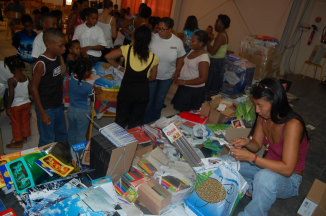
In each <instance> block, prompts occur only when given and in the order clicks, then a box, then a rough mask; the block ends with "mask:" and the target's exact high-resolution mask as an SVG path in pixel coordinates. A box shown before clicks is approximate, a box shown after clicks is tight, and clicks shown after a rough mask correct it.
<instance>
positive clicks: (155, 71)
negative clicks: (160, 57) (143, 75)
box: [148, 65, 158, 82]
mask: <svg viewBox="0 0 326 216" xmlns="http://www.w3.org/2000/svg"><path fill="white" fill-rule="evenodd" d="M157 67H158V65H155V66H154V67H153V68H152V70H151V75H150V76H149V78H148V80H149V81H150V82H152V81H154V80H156V76H157Z"/></svg>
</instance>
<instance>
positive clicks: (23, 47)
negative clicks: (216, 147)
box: [4, 0, 230, 149]
mask: <svg viewBox="0 0 326 216" xmlns="http://www.w3.org/2000/svg"><path fill="white" fill-rule="evenodd" d="M19 3H20V1H19V0H15V2H14V3H10V4H9V5H8V6H7V8H6V10H14V9H15V8H16V9H18V10H19V11H21V13H22V14H23V16H22V17H21V19H20V20H19V22H20V23H21V24H22V25H23V27H24V29H23V30H22V31H19V32H16V33H15V34H13V43H12V45H13V46H14V47H15V48H16V49H17V55H16V56H11V57H10V58H9V57H8V58H7V59H6V61H5V62H4V64H5V66H6V65H7V66H8V67H4V70H7V73H8V68H9V70H10V71H11V72H12V74H9V75H8V74H7V75H8V78H11V77H12V76H15V75H14V74H15V73H16V72H13V71H16V70H17V71H21V72H22V73H23V74H24V75H26V77H27V78H28V79H27V80H25V79H22V78H21V76H19V77H20V79H18V78H15V81H12V82H14V83H16V84H17V82H20V81H19V80H24V82H29V84H28V85H25V87H26V89H25V92H27V94H20V93H21V91H23V90H19V91H18V92H16V91H15V89H16V88H17V87H16V84H15V85H7V86H8V88H7V89H6V93H5V103H4V108H6V109H7V114H8V115H9V114H10V116H13V114H12V113H13V112H10V109H11V108H12V107H16V106H20V105H21V104H19V103H18V104H19V105H17V103H12V102H13V101H15V99H14V98H19V97H21V99H20V100H21V101H24V102H26V103H30V98H31V99H32V102H34V103H35V110H36V114H37V118H38V130H39V132H40V140H39V146H42V145H45V144H47V143H51V142H53V141H65V140H67V139H68V140H69V142H71V143H76V142H81V141H83V140H85V134H86V133H87V128H88V127H87V126H85V125H88V123H89V121H88V119H87V117H86V114H87V113H89V111H90V109H89V108H90V101H91V100H94V94H95V88H92V89H93V90H94V91H91V90H92V89H90V85H87V84H86V82H84V80H85V79H86V78H87V77H89V76H90V74H89V72H90V71H91V69H92V67H94V66H95V65H96V64H97V63H98V62H109V63H110V64H111V65H112V66H114V67H117V68H118V69H119V70H121V71H123V72H125V76H124V78H123V80H122V83H121V88H120V91H119V94H118V97H117V100H118V103H117V104H118V105H117V117H116V122H117V123H118V124H119V125H121V126H122V127H126V126H128V127H129V128H131V127H135V126H137V125H140V124H146V123H150V122H153V121H156V120H157V119H159V118H160V116H161V112H162V109H163V107H164V106H165V104H164V101H165V97H166V95H167V93H168V91H169V89H170V87H171V85H172V84H173V82H174V83H175V84H176V85H178V90H177V92H176V94H175V96H174V98H173V100H172V104H173V105H174V108H175V109H176V110H179V111H189V110H198V109H199V108H200V106H201V104H202V103H203V102H204V101H205V97H206V95H205V93H209V94H211V93H212V91H210V90H209V89H208V88H207V87H205V86H210V87H212V88H214V89H215V90H216V88H215V84H214V83H218V82H220V80H213V79H220V78H221V76H222V75H220V72H218V71H219V70H221V68H216V67H215V66H216V64H215V63H214V61H215V60H216V61H218V62H220V61H222V59H223V58H224V55H225V54H226V49H227V44H228V37H227V34H226V32H225V29H227V28H228V27H229V25H230V19H229V17H228V16H227V15H219V16H218V19H217V21H216V24H215V30H216V31H217V32H218V33H219V34H218V36H217V37H216V38H214V34H213V32H212V27H210V26H209V27H208V28H207V30H206V31H204V30H200V29H199V28H198V21H197V18H196V17H195V16H189V17H188V18H187V21H186V23H185V26H184V30H183V32H182V34H181V35H177V34H176V33H175V31H174V30H173V27H174V20H173V19H171V18H169V17H163V18H161V17H155V16H151V15H152V9H151V8H150V7H148V6H147V5H146V4H145V3H142V4H140V5H139V8H138V13H137V14H130V8H126V9H121V10H119V9H118V5H113V3H112V1H110V0H103V1H102V2H101V3H100V4H98V5H96V6H94V7H89V2H88V1H87V0H77V1H75V2H74V4H73V7H72V11H71V13H70V15H69V16H68V19H67V21H66V31H65V35H64V34H63V29H64V25H63V18H62V12H61V11H58V10H52V11H50V9H49V8H48V7H46V6H44V7H42V8H41V9H40V10H35V11H33V17H31V16H30V15H28V14H25V9H22V7H23V6H22V5H20V4H19ZM17 5H19V7H13V6H17ZM15 22H17V20H15ZM136 30H137V31H136ZM46 35H47V36H46ZM119 37H120V38H119ZM120 57H124V65H119V64H118V63H117V61H116V60H117V59H119V58H120ZM86 59H87V60H86ZM212 61H213V64H210V62H212ZM89 63H91V66H89ZM210 65H213V66H214V68H212V69H211V66H210ZM221 65H222V64H221ZM220 67H222V66H220ZM76 68H79V69H76ZM209 70H212V71H213V72H210V73H214V74H213V75H211V74H209ZM216 70H217V71H216ZM81 71H83V73H81ZM17 74H19V75H21V74H20V73H18V72H17ZM208 77H211V80H209V78H208ZM63 79H64V80H67V79H68V81H67V83H68V86H69V88H64V90H63V91H64V93H67V94H68V95H69V98H70V106H69V108H68V111H67V112H68V116H69V117H68V119H69V122H70V120H71V124H69V128H68V130H67V128H66V125H65V122H64V121H63V116H64V115H63V111H62V80H63ZM7 80H8V79H7ZM76 80H78V82H77V84H76V83H75V82H74V81H76ZM59 81H60V82H59ZM208 84H210V85H208ZM28 86H29V88H28ZM77 86H81V87H80V89H79V90H76V91H75V88H77ZM12 88H13V89H12ZM19 88H22V87H19ZM96 90H97V91H96V93H99V92H100V90H99V89H96ZM215 93H216V92H214V94H215ZM8 98H9V99H8ZM24 104H25V103H24ZM25 109H27V108H25ZM76 112H79V113H80V115H82V116H83V118H82V117H81V116H80V115H79V117H78V118H76V117H75V120H74V121H73V118H72V117H71V118H70V116H78V115H77V114H76ZM81 113H82V114H81ZM145 113H146V115H144V114H145ZM19 119H23V118H19ZM77 120H78V121H82V120H83V122H79V123H78V124H77V123H76V122H77ZM73 122H75V123H76V124H77V125H78V127H77V126H76V127H75V126H74V123H73ZM20 123H21V122H20ZM12 128H13V130H14V129H15V130H17V127H14V125H13V127H12ZM24 130H28V128H26V129H24ZM67 131H68V133H67ZM20 132H21V133H20V136H17V137H16V136H14V137H13V139H12V142H11V143H10V144H8V145H7V148H10V149H12V148H15V149H19V148H22V143H23V140H26V136H22V135H21V134H28V133H25V132H23V131H22V130H21V131H20ZM13 134H14V133H13ZM82 134H83V135H82ZM22 137H23V138H22ZM72 137H74V138H72Z"/></svg>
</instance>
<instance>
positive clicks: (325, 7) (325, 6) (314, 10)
mask: <svg viewBox="0 0 326 216" xmlns="http://www.w3.org/2000/svg"><path fill="white" fill-rule="evenodd" d="M325 14H326V1H325V0H314V1H313V3H312V4H311V5H310V7H309V8H308V11H307V13H306V16H305V17H304V18H303V20H302V22H301V23H307V24H309V25H310V26H311V25H316V26H317V27H318V29H319V31H316V32H315V36H314V38H313V41H312V43H311V45H307V42H308V39H309V37H310V34H311V31H312V29H310V30H309V31H306V32H303V34H302V38H301V41H300V42H299V43H298V45H297V46H296V47H295V49H294V52H293V54H292V57H291V60H290V61H289V57H290V54H291V52H290V50H289V51H287V52H286V53H285V57H284V61H283V62H284V66H285V70H286V71H288V68H289V66H288V63H290V69H291V72H293V73H295V74H298V73H299V72H300V70H301V67H302V65H303V63H304V61H307V60H308V59H309V57H310V54H311V52H312V50H313V48H314V47H315V45H322V46H324V47H326V44H323V43H321V42H320V37H321V34H322V30H323V28H324V27H325V26H326V16H325ZM318 16H319V17H321V18H322V21H321V22H320V23H316V22H315V18H316V17H318ZM299 37H300V31H299V30H297V31H296V32H295V37H294V42H297V41H298V39H299ZM324 61H325V59H323V60H322V61H321V64H322V63H323V62H324ZM304 71H305V70H303V72H302V73H304ZM313 74H314V68H313V67H310V69H309V71H308V73H307V76H310V77H313ZM325 75H326V70H324V76H325ZM316 78H317V79H319V78H320V69H318V72H317V76H316Z"/></svg>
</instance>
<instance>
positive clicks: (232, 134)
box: [221, 128, 251, 155]
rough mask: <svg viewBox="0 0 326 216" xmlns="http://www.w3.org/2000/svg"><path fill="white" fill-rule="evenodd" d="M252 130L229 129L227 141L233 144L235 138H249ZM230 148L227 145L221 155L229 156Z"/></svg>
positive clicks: (226, 135) (227, 130)
mask: <svg viewBox="0 0 326 216" xmlns="http://www.w3.org/2000/svg"><path fill="white" fill-rule="evenodd" d="M250 131H251V128H227V129H226V132H225V136H224V138H225V140H226V141H228V142H229V143H231V142H233V140H234V139H235V138H241V137H248V136H249V134H250ZM229 150H230V149H229V147H227V146H226V145H224V146H223V149H222V151H221V155H227V154H229Z"/></svg>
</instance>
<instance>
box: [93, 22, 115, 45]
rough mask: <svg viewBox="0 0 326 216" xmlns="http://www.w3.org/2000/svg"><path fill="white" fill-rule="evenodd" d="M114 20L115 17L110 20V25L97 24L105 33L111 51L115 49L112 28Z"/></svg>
mask: <svg viewBox="0 0 326 216" xmlns="http://www.w3.org/2000/svg"><path fill="white" fill-rule="evenodd" d="M112 18H113V16H111V19H110V22H109V23H101V22H97V24H96V25H97V26H99V27H100V28H101V29H102V31H103V32H104V36H105V39H106V48H109V49H110V48H113V40H112V26H111V21H112Z"/></svg>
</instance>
